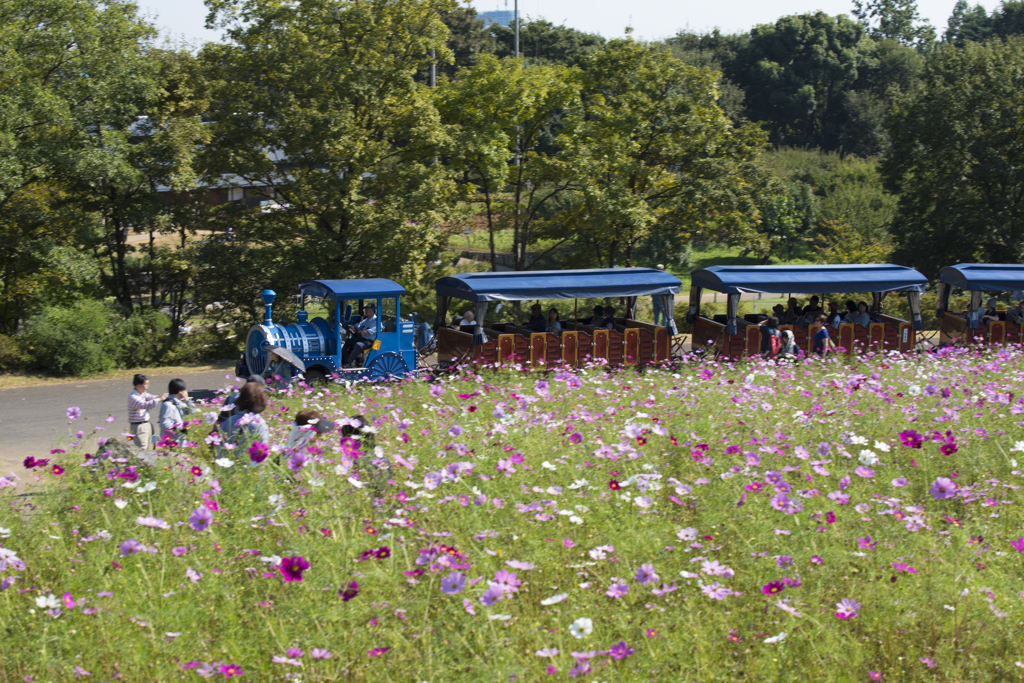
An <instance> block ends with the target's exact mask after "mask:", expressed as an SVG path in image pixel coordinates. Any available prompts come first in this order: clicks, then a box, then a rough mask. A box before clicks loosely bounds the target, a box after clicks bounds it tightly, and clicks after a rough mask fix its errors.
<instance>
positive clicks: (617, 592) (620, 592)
mask: <svg viewBox="0 0 1024 683" xmlns="http://www.w3.org/2000/svg"><path fill="white" fill-rule="evenodd" d="M628 592H629V584H625V583H613V584H612V585H611V586H609V587H608V590H606V591H605V592H604V594H605V595H607V596H608V597H609V598H613V599H615V600H618V599H619V598H621V597H623V596H624V595H625V594H626V593H628Z"/></svg>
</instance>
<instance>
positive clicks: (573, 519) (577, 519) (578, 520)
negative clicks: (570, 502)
mask: <svg viewBox="0 0 1024 683" xmlns="http://www.w3.org/2000/svg"><path fill="white" fill-rule="evenodd" d="M569 521H570V522H572V523H573V524H583V518H582V517H577V516H576V515H573V516H572V517H570V518H569Z"/></svg>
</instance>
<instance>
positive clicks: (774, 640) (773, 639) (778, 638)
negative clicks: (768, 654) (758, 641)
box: [764, 631, 789, 645]
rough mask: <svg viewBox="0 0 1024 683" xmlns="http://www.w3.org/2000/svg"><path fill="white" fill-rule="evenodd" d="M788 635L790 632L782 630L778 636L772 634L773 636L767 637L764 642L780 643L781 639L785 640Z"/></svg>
mask: <svg viewBox="0 0 1024 683" xmlns="http://www.w3.org/2000/svg"><path fill="white" fill-rule="evenodd" d="M787 635H789V634H788V633H786V632H785V631H782V632H780V633H779V635H777V636H772V637H771V638H765V639H764V642H766V643H768V644H769V645H770V644H772V643H778V642H781V641H783V640H785V639H786V636H787Z"/></svg>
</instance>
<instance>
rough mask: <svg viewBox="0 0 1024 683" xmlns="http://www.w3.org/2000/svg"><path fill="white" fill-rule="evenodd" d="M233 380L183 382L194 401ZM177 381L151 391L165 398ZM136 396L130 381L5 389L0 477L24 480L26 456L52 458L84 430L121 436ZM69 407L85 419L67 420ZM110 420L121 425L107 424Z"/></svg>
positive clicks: (211, 377) (154, 416) (208, 376)
mask: <svg viewBox="0 0 1024 683" xmlns="http://www.w3.org/2000/svg"><path fill="white" fill-rule="evenodd" d="M225 375H228V376H230V379H229V378H226V377H225ZM234 375H235V373H234V372H232V371H230V370H212V371H210V370H208V371H205V372H197V373H193V374H183V375H178V377H180V378H181V379H183V380H185V383H186V384H187V385H188V388H189V395H190V396H192V397H193V398H210V397H212V396H213V391H214V390H215V389H219V388H221V387H223V386H225V385H226V384H229V383H230V384H234V383H235V382H234ZM172 379H174V377H173V376H171V375H166V376H165V375H153V376H151V377H150V382H149V386H150V391H151V392H152V393H156V394H162V393H164V392H166V391H167V383H168V382H170V381H171V380H172ZM131 390H132V388H131V380H130V379H104V380H89V381H82V382H77V383H74V384H72V383H68V384H50V385H44V386H36V387H19V388H16V389H0V476H6V475H9V474H10V473H11V472H14V473H15V474H17V475H18V476H24V475H25V474H26V472H25V470H24V469H23V468H22V466H21V463H22V461H23V460H24V459H25V458H26V457H27V456H30V455H31V456H33V457H36V458H45V457H48V456H47V454H48V453H49V451H50V449H51V448H55V447H57V442H58V440H63V441H64V442H68V441H69V440H71V438H72V437H73V436H74V434H75V431H77V430H79V429H81V430H84V431H86V432H87V433H88V432H92V431H93V428H94V427H105V428H106V429H105V430H104V432H101V433H112V434H120V433H121V432H122V431H123V430H124V429H125V428H126V427H127V424H128V408H127V405H126V404H127V400H128V394H129V393H131ZM69 406H77V407H79V408H80V409H81V410H82V417H80V418H78V419H77V420H75V421H74V422H73V423H71V424H68V419H67V417H65V413H66V411H67V409H68V407H69ZM110 415H113V416H114V417H116V418H117V421H116V422H113V423H107V422H106V418H107V417H108V416H110ZM159 415H160V409H159V408H157V409H155V410H152V411H150V421H151V422H152V423H153V425H154V427H156V423H157V420H158V418H159Z"/></svg>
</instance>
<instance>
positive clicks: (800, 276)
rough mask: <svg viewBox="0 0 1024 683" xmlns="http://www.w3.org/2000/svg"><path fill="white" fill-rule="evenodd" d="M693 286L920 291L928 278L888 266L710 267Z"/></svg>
mask: <svg viewBox="0 0 1024 683" xmlns="http://www.w3.org/2000/svg"><path fill="white" fill-rule="evenodd" d="M690 277H691V280H692V283H693V285H694V286H695V287H702V288H704V289H710V290H712V291H714V292H725V293H728V294H739V293H746V292H754V293H756V292H763V293H771V294H776V293H779V292H789V293H793V294H820V293H822V292H834V293H846V292H923V291H924V288H925V286H926V285H927V284H928V280H927V278H925V276H924V275H922V274H921V273H919V272H917V271H916V270H914V269H913V268H907V267H905V266H894V265H892V264H891V263H871V264H866V265H853V264H851V265H837V266H711V267H709V268H701V269H700V270H695V271H693V273H692V274H691V275H690Z"/></svg>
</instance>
